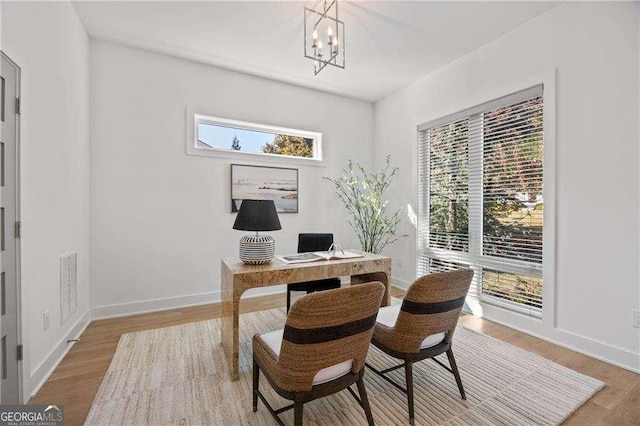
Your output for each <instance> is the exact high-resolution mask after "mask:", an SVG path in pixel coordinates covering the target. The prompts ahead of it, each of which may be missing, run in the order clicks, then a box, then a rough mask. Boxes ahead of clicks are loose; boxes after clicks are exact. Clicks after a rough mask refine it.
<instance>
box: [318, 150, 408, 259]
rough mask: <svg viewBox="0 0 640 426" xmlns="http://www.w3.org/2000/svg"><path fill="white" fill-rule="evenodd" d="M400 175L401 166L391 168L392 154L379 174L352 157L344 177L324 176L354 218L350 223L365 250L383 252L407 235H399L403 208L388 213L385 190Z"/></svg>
mask: <svg viewBox="0 0 640 426" xmlns="http://www.w3.org/2000/svg"><path fill="white" fill-rule="evenodd" d="M397 174H398V168H397V167H391V156H390V155H388V156H387V158H386V162H385V165H384V167H383V168H382V170H381V171H380V172H378V173H368V172H367V171H366V170H365V169H364V167H362V166H361V165H360V164H358V163H356V164H354V163H353V162H352V161H351V160H349V162H348V163H347V167H346V168H344V169H342V176H340V177H338V178H336V179H334V178H330V177H326V176H325V177H324V179H326V180H328V181H329V182H331V183H332V184H333V185H334V187H335V190H336V194H337V196H338V198H339V199H340V201H342V203H343V204H344V206H345V207H346V209H347V212H348V213H349V216H350V217H351V219H350V220H349V224H350V225H351V227H352V228H353V230H354V232H355V233H356V235H357V237H358V239H359V240H360V245H361V246H362V250H363V251H366V252H369V253H375V254H380V252H382V250H383V249H384V248H385V247H386V246H388V245H390V244H393V243H394V242H396V241H397V240H399V239H400V238H403V237H406V236H407V234H403V235H399V236H397V235H396V228H397V227H398V225H399V224H400V212H401V211H402V208H399V209H398V210H396V211H395V212H393V213H388V212H387V207H388V203H389V201H388V200H385V199H384V193H385V191H386V190H387V189H388V188H389V185H391V182H392V181H393V178H394V177H395V176H396V175H397Z"/></svg>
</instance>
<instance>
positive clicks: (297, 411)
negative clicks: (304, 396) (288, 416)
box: [293, 402, 304, 426]
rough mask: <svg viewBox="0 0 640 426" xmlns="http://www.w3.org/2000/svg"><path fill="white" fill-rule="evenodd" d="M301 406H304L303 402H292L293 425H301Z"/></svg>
mask: <svg viewBox="0 0 640 426" xmlns="http://www.w3.org/2000/svg"><path fill="white" fill-rule="evenodd" d="M303 408H304V403H302V402H294V403H293V424H294V425H295V426H302V409H303Z"/></svg>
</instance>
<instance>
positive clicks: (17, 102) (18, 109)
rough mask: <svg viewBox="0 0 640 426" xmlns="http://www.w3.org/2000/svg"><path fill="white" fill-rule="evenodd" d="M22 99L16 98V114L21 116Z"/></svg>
mask: <svg viewBox="0 0 640 426" xmlns="http://www.w3.org/2000/svg"><path fill="white" fill-rule="evenodd" d="M20 104H21V103H20V98H16V114H20Z"/></svg>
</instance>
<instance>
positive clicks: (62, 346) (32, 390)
mask: <svg viewBox="0 0 640 426" xmlns="http://www.w3.org/2000/svg"><path fill="white" fill-rule="evenodd" d="M90 322H91V311H90V310H89V309H87V310H86V311H85V312H84V314H82V315H81V316H80V318H78V320H77V321H76V323H75V324H74V326H73V327H71V329H69V331H68V332H67V333H66V334H65V335H64V336H63V337H62V338H61V339H60V340H59V341H58V343H57V344H56V345H55V347H54V348H53V349H52V350H51V351H49V353H48V354H47V356H46V357H45V358H44V359H43V360H42V361H41V362H40V364H38V365H37V366H36V367H35V368H34V369H32V370H31V375H30V377H28V378H27V380H26V383H25V385H26V386H25V387H24V390H25V391H24V395H23V396H24V403H25V404H26V403H27V402H28V401H29V400H30V399H31V398H33V396H34V395H35V394H37V393H38V392H39V391H40V389H41V388H42V386H43V385H44V384H45V382H46V381H47V379H48V378H49V376H51V374H52V373H53V372H54V370H55V369H56V368H57V367H58V365H59V364H60V362H62V360H63V359H64V357H65V356H66V355H67V353H68V352H69V351H70V350H71V348H72V347H73V345H74V344H75V342H68V341H69V340H71V339H77V338H78V337H79V336H80V335H81V334H82V333H83V332H84V330H85V329H86V328H87V326H89V323H90Z"/></svg>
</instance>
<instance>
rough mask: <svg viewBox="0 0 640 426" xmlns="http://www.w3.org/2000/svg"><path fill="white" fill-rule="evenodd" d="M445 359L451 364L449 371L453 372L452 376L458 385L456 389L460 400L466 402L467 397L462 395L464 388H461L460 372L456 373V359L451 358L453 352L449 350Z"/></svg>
mask: <svg viewBox="0 0 640 426" xmlns="http://www.w3.org/2000/svg"><path fill="white" fill-rule="evenodd" d="M447 358H449V364H451V371H453V375H454V376H455V378H456V383H457V384H458V389H459V390H460V396H461V397H462V399H464V400H466V399H467V396H466V395H465V393H464V388H463V387H462V379H461V378H460V372H459V371H458V365H457V364H456V359H455V358H454V357H453V350H451V349H449V350H448V351H447Z"/></svg>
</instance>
